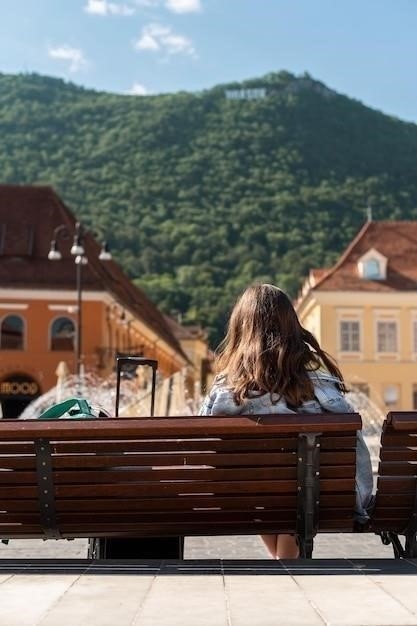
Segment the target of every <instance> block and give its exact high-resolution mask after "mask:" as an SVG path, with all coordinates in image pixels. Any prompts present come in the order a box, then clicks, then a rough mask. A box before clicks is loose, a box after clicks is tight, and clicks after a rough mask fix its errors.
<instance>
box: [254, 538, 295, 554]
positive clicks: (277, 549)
mask: <svg viewBox="0 0 417 626" xmlns="http://www.w3.org/2000/svg"><path fill="white" fill-rule="evenodd" d="M261 538H262V541H263V542H264V544H265V545H266V547H267V548H268V550H269V552H270V553H271V554H272V558H273V559H298V557H299V556H300V550H299V548H298V545H297V540H296V538H295V537H294V535H261Z"/></svg>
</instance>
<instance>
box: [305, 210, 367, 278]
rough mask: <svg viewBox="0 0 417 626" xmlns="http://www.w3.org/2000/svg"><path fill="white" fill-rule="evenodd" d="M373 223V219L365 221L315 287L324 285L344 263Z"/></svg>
mask: <svg viewBox="0 0 417 626" xmlns="http://www.w3.org/2000/svg"><path fill="white" fill-rule="evenodd" d="M372 223H373V222H372V220H368V221H367V222H365V224H364V225H363V226H362V228H361V229H360V230H359V231H358V233H357V235H356V237H355V238H354V239H353V240H352V241H351V242H350V244H349V245H348V246H347V248H346V249H345V251H344V252H343V253H342V255H341V256H340V257H339V260H338V261H337V262H336V263H335V265H333V267H331V268H330V270H329V271H328V272H327V273H326V274H324V276H322V277H321V278H319V280H318V281H317V282H316V284H315V285H314V289H316V288H317V287H319V286H320V285H322V284H323V283H324V282H325V281H326V280H327V279H328V278H330V276H332V275H333V274H334V273H335V271H336V270H338V269H339V268H340V267H341V266H342V265H343V263H344V262H345V261H346V259H347V258H348V256H349V254H350V253H351V252H352V250H353V248H354V247H355V246H356V244H357V243H358V242H359V241H360V240H361V239H362V237H363V236H364V235H365V233H366V232H367V231H368V229H369V227H370V225H371V224H372Z"/></svg>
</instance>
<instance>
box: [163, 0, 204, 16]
mask: <svg viewBox="0 0 417 626" xmlns="http://www.w3.org/2000/svg"><path fill="white" fill-rule="evenodd" d="M165 6H166V8H167V9H168V10H169V11H173V13H196V12H197V11H201V8H202V7H201V1H200V0H166V1H165Z"/></svg>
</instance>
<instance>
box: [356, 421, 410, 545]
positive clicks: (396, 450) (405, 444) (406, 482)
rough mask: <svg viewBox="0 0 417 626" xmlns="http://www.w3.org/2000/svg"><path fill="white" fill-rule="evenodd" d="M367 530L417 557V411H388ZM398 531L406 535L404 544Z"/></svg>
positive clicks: (383, 429)
mask: <svg viewBox="0 0 417 626" xmlns="http://www.w3.org/2000/svg"><path fill="white" fill-rule="evenodd" d="M367 530H368V531H373V532H376V533H377V534H380V535H381V539H382V541H383V542H384V543H386V544H389V543H392V546H393V548H394V554H395V556H396V557H417V539H416V533H417V412H409V413H405V412H400V413H388V416H387V419H386V420H385V422H384V424H383V428H382V435H381V448H380V461H379V468H378V480H377V493H376V497H375V506H374V509H373V512H372V518H371V522H370V524H369V527H368V528H367ZM399 535H402V536H404V537H405V542H404V546H403V545H402V544H401V542H400V540H399Z"/></svg>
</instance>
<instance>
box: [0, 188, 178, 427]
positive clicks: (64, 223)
mask: <svg viewBox="0 0 417 626" xmlns="http://www.w3.org/2000/svg"><path fill="white" fill-rule="evenodd" d="M61 227H62V228H61ZM75 233H76V218H75V216H74V215H73V213H72V212H71V210H70V209H69V208H68V207H67V206H66V205H65V204H64V203H63V202H62V200H61V199H60V198H59V197H58V195H57V194H56V193H55V192H54V191H53V189H52V188H50V187H33V186H18V185H0V402H1V403H2V406H3V413H4V410H5V407H6V412H7V411H8V410H9V411H10V410H12V412H16V410H17V409H16V407H20V408H21V407H22V406H24V405H25V404H27V402H28V401H29V400H30V399H33V398H32V396H36V395H38V394H40V393H44V392H45V391H46V390H48V389H50V388H51V387H53V386H54V385H55V384H56V375H55V371H56V368H57V365H58V363H59V362H61V361H65V362H66V363H67V364H68V367H69V369H70V371H76V368H77V362H76V361H77V354H76V350H75V343H76V337H77V333H78V329H77V321H78V319H79V318H78V301H77V294H78V291H77V289H76V264H75V263H74V256H73V255H72V254H71V252H70V249H71V246H72V244H73V235H74V234H75ZM55 235H56V242H57V246H58V247H59V251H60V252H61V253H62V259H61V260H59V261H58V260H57V261H52V260H49V259H48V253H49V251H50V248H51V240H52V239H54V237H55ZM82 243H83V247H84V249H85V256H86V258H87V259H88V263H87V265H85V266H83V267H82V270H81V272H82V273H81V280H82V283H81V285H82V288H81V295H82V309H81V310H82V331H83V332H82V346H81V348H82V354H81V358H82V365H83V368H84V369H85V370H89V371H95V372H97V373H98V374H100V375H101V376H103V377H105V376H106V375H108V374H109V373H110V372H111V371H112V370H113V368H114V357H115V353H116V352H124V353H126V352H130V353H132V352H134V353H140V354H143V355H144V356H146V357H148V358H155V359H157V360H158V364H159V371H160V373H161V374H162V375H165V376H168V375H170V374H173V373H174V372H176V371H179V370H180V369H182V368H184V367H185V366H186V365H187V364H189V361H188V357H187V355H186V354H185V352H184V351H183V349H182V347H181V345H180V342H179V340H178V338H177V337H176V336H175V334H174V333H173V331H172V329H171V328H170V325H169V324H168V323H167V321H166V318H165V316H164V315H163V314H162V313H161V312H160V311H159V310H158V308H157V307H156V306H155V305H154V304H153V303H152V302H151V301H150V300H149V298H147V297H146V296H145V294H144V293H143V292H142V291H141V290H140V289H138V288H137V287H136V286H135V285H134V284H133V283H132V282H131V281H130V280H129V279H128V277H127V276H126V274H124V272H123V271H122V269H121V268H120V267H119V265H118V264H117V263H116V262H115V261H114V260H106V261H100V260H99V255H100V251H101V246H100V243H99V242H98V241H96V239H95V237H94V236H93V235H92V234H91V233H90V232H88V231H83V241H82ZM11 407H14V408H13V409H11ZM10 416H11V417H12V415H10Z"/></svg>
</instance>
